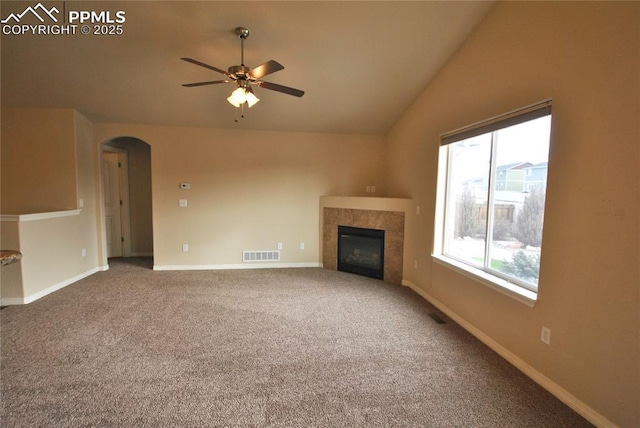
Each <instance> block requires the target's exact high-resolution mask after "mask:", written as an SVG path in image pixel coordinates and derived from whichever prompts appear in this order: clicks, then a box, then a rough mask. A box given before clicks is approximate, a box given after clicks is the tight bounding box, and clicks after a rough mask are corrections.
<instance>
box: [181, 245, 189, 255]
mask: <svg viewBox="0 0 640 428" xmlns="http://www.w3.org/2000/svg"><path fill="white" fill-rule="evenodd" d="M182 251H183V252H185V253H186V252H187V251H189V244H182Z"/></svg>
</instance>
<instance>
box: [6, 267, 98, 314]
mask: <svg viewBox="0 0 640 428" xmlns="http://www.w3.org/2000/svg"><path fill="white" fill-rule="evenodd" d="M106 269H109V266H107V267H106ZM106 269H104V266H97V267H95V268H93V269H90V270H88V271H86V272H83V273H81V274H79V275H76V276H74V277H71V278H69V279H65V280H64V281H61V282H59V283H57V284H54V285H52V286H50V287H47V288H45V289H44V290H40V291H38V292H37V293H33V294H31V295H29V296H25V297H8V298H4V299H2V304H4V305H6V306H11V305H27V304H29V303H32V302H35V301H36V300H38V299H40V298H42V297H44V296H46V295H47V294H51V293H53V292H54V291H58V290H60V289H61V288H64V287H66V286H67V285H71V284H73V283H74V282H78V281H80V280H81V279H83V278H86V277H88V276H89V275H93V274H94V273H96V272H99V271H101V270H106Z"/></svg>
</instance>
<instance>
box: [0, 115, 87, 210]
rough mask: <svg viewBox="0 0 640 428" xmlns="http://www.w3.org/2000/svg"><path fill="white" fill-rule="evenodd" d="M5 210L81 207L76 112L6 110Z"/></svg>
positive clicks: (4, 140) (4, 148) (3, 157)
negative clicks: (78, 185) (77, 180)
mask: <svg viewBox="0 0 640 428" xmlns="http://www.w3.org/2000/svg"><path fill="white" fill-rule="evenodd" d="M1 115H2V143H1V144H2V164H1V166H2V173H1V174H2V187H1V194H2V196H1V202H2V208H1V210H2V214H29V213H39V212H47V211H60V210H66V209H75V208H77V199H76V197H77V194H76V178H77V177H76V146H75V134H74V111H73V110H70V109H24V108H3V109H2V112H1Z"/></svg>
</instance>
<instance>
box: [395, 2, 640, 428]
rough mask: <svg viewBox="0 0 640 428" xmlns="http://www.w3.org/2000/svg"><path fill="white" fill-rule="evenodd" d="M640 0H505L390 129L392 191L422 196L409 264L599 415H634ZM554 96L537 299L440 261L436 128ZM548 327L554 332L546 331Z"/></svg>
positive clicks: (416, 275) (627, 422) (638, 387)
mask: <svg viewBox="0 0 640 428" xmlns="http://www.w3.org/2000/svg"><path fill="white" fill-rule="evenodd" d="M639 22H640V3H637V2H631V3H605V2H593V3H592V2H582V3H574V2H571V3H564V2H541V3H537V2H536V3H534V2H532V3H529V2H514V3H510V2H505V3H499V4H497V6H496V7H495V8H494V10H493V11H492V12H490V13H489V15H488V17H487V18H486V19H485V21H484V22H483V23H481V24H480V26H479V27H478V28H477V31H475V32H474V34H473V35H472V36H471V37H470V38H469V39H468V40H467V42H466V43H465V44H464V45H463V46H462V47H461V49H460V50H459V51H458V52H457V53H456V55H455V56H454V57H452V59H451V60H450V61H449V62H448V64H447V65H446V66H445V67H444V68H443V69H442V70H441V71H440V73H439V74H438V75H437V77H436V78H435V79H434V80H433V81H432V82H431V83H430V85H429V86H428V87H427V88H426V90H425V92H424V93H423V94H422V95H421V96H420V97H419V98H418V99H417V101H416V102H415V103H414V105H413V106H412V107H411V109H409V111H407V112H406V113H405V114H404V115H403V117H402V118H401V120H400V121H399V122H398V123H397V124H396V125H395V127H394V129H393V130H392V132H391V133H390V134H389V136H388V158H387V159H388V166H389V169H390V175H391V177H392V180H391V181H390V182H389V183H388V184H387V186H388V187H387V189H388V192H389V193H390V194H392V195H394V196H398V197H400V196H401V197H411V198H414V199H415V200H416V203H417V204H418V205H421V206H422V207H423V208H424V209H423V210H422V212H423V214H422V221H421V222H419V224H417V225H416V233H415V234H413V236H412V240H413V242H412V243H411V244H410V246H411V248H412V250H411V251H412V254H411V255H409V257H410V258H417V259H419V261H420V266H421V268H420V269H418V270H417V271H412V272H411V273H410V274H409V278H407V279H409V280H410V281H411V282H413V283H414V284H416V285H417V286H418V287H420V289H421V290H423V291H424V292H425V293H426V294H427V295H429V296H430V297H431V298H432V299H435V300H437V301H438V302H440V303H441V304H442V305H444V306H445V307H446V308H448V309H449V310H450V311H452V313H454V314H456V315H457V316H458V317H460V319H462V320H464V321H466V322H468V323H469V324H470V325H472V326H473V327H474V328H476V329H477V330H478V331H479V332H481V333H483V334H485V335H486V336H487V337H489V338H490V339H491V340H494V341H495V342H497V343H498V344H499V345H501V346H502V347H504V348H506V349H507V350H508V351H509V352H511V353H513V354H515V355H516V356H517V357H518V358H520V359H522V360H523V361H524V362H525V363H527V364H529V365H530V366H532V367H533V368H534V369H535V370H537V371H539V372H541V373H542V374H543V375H545V376H547V377H548V378H550V379H551V380H552V381H553V382H555V383H556V384H557V385H559V386H560V387H561V388H564V389H565V390H566V391H568V392H569V393H570V394H572V395H573V396H575V397H576V398H577V399H578V400H580V401H581V402H582V403H585V404H586V405H587V406H589V407H591V408H592V409H594V410H595V411H596V412H598V413H599V414H600V415H601V416H604V418H605V420H606V419H608V420H609V421H611V422H613V423H615V424H618V425H619V426H623V427H635V426H640V416H639V415H640V410H639V404H640V403H639V398H638V397H640V378H639V368H640V367H639V364H640V348H639V336H640V334H639V333H640V330H639V327H640V323H639V315H638V314H639V302H640V296H639V284H640V272H639V267H638V266H639V265H638V261H639V260H640V255H639V250H638V245H639V241H640V240H639V237H640V230H639V228H638V227H639V225H638V213H639V205H638V204H639V200H638V198H639V194H640V192H639V183H640V179H639V173H638V171H639V170H640V168H639V167H638V166H639V165H640V159H639V153H638V150H639V147H640V144H639V141H640V139H639V137H640V136H639V132H638V118H639V117H640V109H639V105H638V104H639V102H640V96H639V93H640V92H639V91H640V86H639V80H640V40H639V31H640V30H639V28H640V26H639V25H638V23H639ZM546 98H553V125H552V128H553V129H552V147H551V153H550V159H549V175H548V180H549V181H548V183H549V184H548V189H547V207H546V212H545V229H544V254H543V258H542V261H541V273H540V291H539V295H538V302H537V304H536V306H535V308H533V309H531V308H529V307H526V306H525V305H523V304H521V303H519V302H517V301H515V300H513V299H511V298H509V297H506V296H504V295H502V294H500V293H497V292H495V291H494V290H492V289H490V288H487V287H486V286H483V285H481V284H480V283H478V282H476V281H474V280H471V279H468V278H467V277H464V276H462V275H460V274H457V273H455V272H453V271H451V270H449V269H447V268H446V267H443V266H440V265H436V264H432V263H431V261H430V250H431V247H432V239H433V220H434V218H433V212H434V202H435V191H436V173H437V154H438V144H439V135H440V134H441V133H444V132H447V131H450V130H453V129H456V128H459V127H461V126H464V125H469V124H472V123H474V122H477V121H479V120H482V119H488V118H490V117H493V116H495V115H498V114H501V113H504V112H508V111H510V110H513V109H516V108H519V107H524V106H526V105H528V104H532V103H534V102H537V101H541V100H544V99H546ZM542 326H547V327H549V328H551V331H552V339H551V345H550V346H547V345H545V344H543V343H542V342H541V341H540V329H541V327H542Z"/></svg>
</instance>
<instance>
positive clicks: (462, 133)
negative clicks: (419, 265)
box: [432, 100, 551, 307]
mask: <svg viewBox="0 0 640 428" xmlns="http://www.w3.org/2000/svg"><path fill="white" fill-rule="evenodd" d="M550 114H551V100H545V101H543V102H540V103H536V104H533V105H530V106H527V107H525V108H522V109H518V110H515V111H512V112H510V113H507V114H504V115H500V116H497V117H494V118H492V119H489V120H486V121H482V122H479V123H476V124H473V125H469V126H467V127H464V128H460V129H457V130H455V131H451V132H448V133H445V134H442V135H441V136H440V141H441V147H440V153H439V159H438V177H437V183H438V189H437V193H436V195H437V196H436V213H435V227H434V231H435V233H434V241H433V250H432V258H433V260H434V261H435V262H436V263H438V264H440V265H443V266H446V267H448V268H450V269H453V270H455V271H457V272H459V273H461V274H462V275H465V276H467V277H469V278H472V279H474V280H476V281H478V282H480V283H482V284H484V285H487V286H489V287H490V288H492V289H494V290H496V291H498V292H500V293H503V294H505V295H507V296H509V297H512V298H514V299H516V300H518V301H520V302H522V303H524V304H526V305H528V306H530V307H533V306H534V305H535V302H536V300H537V290H534V289H532V287H531V286H530V285H529V284H526V283H524V282H521V281H518V280H517V279H516V278H512V277H510V276H508V275H500V273H499V272H495V271H493V270H487V269H484V268H483V267H477V266H473V265H471V264H470V263H468V262H467V261H463V260H460V259H457V258H455V257H452V256H451V255H446V254H444V248H445V244H446V239H448V238H447V237H448V236H449V235H448V234H447V233H446V225H447V222H446V221H445V215H446V209H447V207H446V201H447V199H448V195H447V193H448V192H449V191H450V188H449V186H448V183H449V182H450V168H449V165H450V161H449V158H448V156H449V150H448V147H447V146H448V145H449V144H452V143H456V142H458V141H462V140H465V139H467V138H471V137H475V136H478V135H483V134H487V133H490V132H494V131H498V130H500V129H503V128H507V127H509V126H513V125H516V124H519V123H524V122H527V121H530V120H533V119H536V118H539V117H544V116H547V115H550ZM491 147H492V148H491V150H492V152H493V151H494V150H495V147H496V146H495V144H494V141H493V136H492V144H491ZM494 154H495V153H492V156H491V158H492V159H495V156H494ZM496 168H497V166H496V163H495V162H493V161H491V164H490V173H489V180H490V183H489V186H490V189H491V187H492V183H491V180H493V178H494V177H495V174H496ZM494 193H495V190H491V191H490V192H489V201H488V202H487V205H488V206H492V204H493V196H494ZM492 214H493V213H492V210H490V209H488V210H487V230H486V236H487V237H491V236H492V224H493V222H492V217H493V215H492ZM487 242H490V241H489V240H488V241H487ZM487 245H488V246H489V247H490V244H487ZM489 255H490V253H489ZM538 288H539V284H538Z"/></svg>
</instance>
